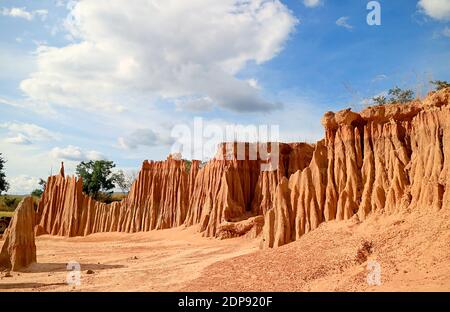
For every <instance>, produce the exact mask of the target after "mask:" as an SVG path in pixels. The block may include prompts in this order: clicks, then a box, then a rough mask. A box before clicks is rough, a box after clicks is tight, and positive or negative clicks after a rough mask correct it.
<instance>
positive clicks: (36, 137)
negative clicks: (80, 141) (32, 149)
mask: <svg viewBox="0 0 450 312" xmlns="http://www.w3.org/2000/svg"><path fill="white" fill-rule="evenodd" d="M1 128H3V129H7V130H8V133H9V137H8V138H6V139H5V141H6V142H7V143H12V144H32V143H33V142H38V141H51V140H58V139H59V134H58V133H54V132H52V131H49V130H48V129H45V128H42V127H40V126H38V125H35V124H32V123H23V122H6V123H2V124H0V129H1Z"/></svg>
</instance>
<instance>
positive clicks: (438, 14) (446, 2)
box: [417, 0, 450, 21]
mask: <svg viewBox="0 0 450 312" xmlns="http://www.w3.org/2000/svg"><path fill="white" fill-rule="evenodd" d="M417 5H418V7H419V9H420V10H422V11H423V12H424V13H425V14H426V15H428V16H430V17H431V18H434V19H436V20H441V21H448V20H450V0H420V1H419V3H418V4H417Z"/></svg>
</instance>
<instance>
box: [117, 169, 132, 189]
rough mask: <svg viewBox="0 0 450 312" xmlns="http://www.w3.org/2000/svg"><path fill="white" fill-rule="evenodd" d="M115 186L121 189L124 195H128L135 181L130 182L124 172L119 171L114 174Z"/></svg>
mask: <svg viewBox="0 0 450 312" xmlns="http://www.w3.org/2000/svg"><path fill="white" fill-rule="evenodd" d="M114 184H115V185H116V186H117V187H118V188H120V190H121V191H122V193H124V194H127V193H128V192H129V191H130V188H131V185H132V184H133V181H130V179H129V178H128V176H127V175H126V174H125V172H123V170H119V171H117V172H116V173H115V174H114Z"/></svg>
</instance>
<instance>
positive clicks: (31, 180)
mask: <svg viewBox="0 0 450 312" xmlns="http://www.w3.org/2000/svg"><path fill="white" fill-rule="evenodd" d="M8 182H9V184H10V189H9V190H8V194H16V195H24V194H29V193H31V192H32V191H33V190H34V189H36V188H38V187H39V178H36V177H32V176H29V175H26V174H21V175H18V176H15V177H12V178H10V179H8Z"/></svg>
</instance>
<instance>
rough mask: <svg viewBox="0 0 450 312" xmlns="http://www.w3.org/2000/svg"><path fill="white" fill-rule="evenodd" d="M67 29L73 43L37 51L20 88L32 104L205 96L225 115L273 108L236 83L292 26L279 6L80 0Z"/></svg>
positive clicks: (96, 105)
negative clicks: (33, 67)
mask: <svg viewBox="0 0 450 312" xmlns="http://www.w3.org/2000/svg"><path fill="white" fill-rule="evenodd" d="M65 24H66V28H67V29H68V31H69V32H70V35H71V36H72V37H73V38H74V39H75V40H76V41H75V42H74V43H73V44H69V45H67V46H64V47H61V48H57V47H41V49H40V50H39V51H38V52H37V55H38V70H37V71H35V72H34V73H32V74H31V75H30V76H29V78H28V79H26V80H24V81H22V83H21V89H22V90H23V91H24V92H25V93H26V94H27V95H28V96H29V97H31V98H33V99H36V100H41V101H48V102H51V103H55V104H58V105H64V106H69V107H82V108H88V109H114V107H116V106H118V105H123V103H127V104H128V103H130V102H132V101H133V100H134V99H136V98H138V99H141V100H142V99H144V100H146V101H147V102H148V101H149V100H154V99H155V98H162V99H165V100H171V101H175V100H177V99H180V98H184V97H195V98H202V97H209V98H210V99H211V100H212V101H213V102H214V104H215V105H218V106H220V107H222V108H225V109H228V110H234V111H267V110H272V109H278V108H280V104H278V103H272V102H269V101H266V100H264V99H263V98H262V96H261V95H260V94H259V92H258V90H256V89H255V88H252V87H251V86H249V85H248V83H246V81H242V80H239V79H237V78H236V77H235V76H236V74H237V73H238V72H240V71H241V70H243V69H244V68H245V67H246V64H247V63H248V62H254V63H256V64H261V63H264V62H266V61H268V60H270V59H272V58H273V57H275V56H276V55H277V54H278V53H279V52H280V51H281V50H282V48H283V46H284V44H285V42H286V40H287V39H288V37H289V34H290V33H291V32H292V31H293V29H294V27H295V25H296V24H297V19H296V18H295V17H294V16H293V14H292V12H291V11H289V9H288V8H287V7H286V6H285V5H283V4H282V3H281V2H279V1H278V0H222V1H210V0H195V1H173V0H168V1H161V2H156V1H146V0H136V1H132V2H129V3H127V5H126V6H125V5H123V2H122V1H120V0H112V1H106V0H96V1H93V0H89V1H86V0H81V1H79V2H77V3H76V4H75V5H74V6H73V7H72V8H71V10H70V15H69V16H68V18H67V20H66V23H65ZM129 105H131V104H129Z"/></svg>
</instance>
